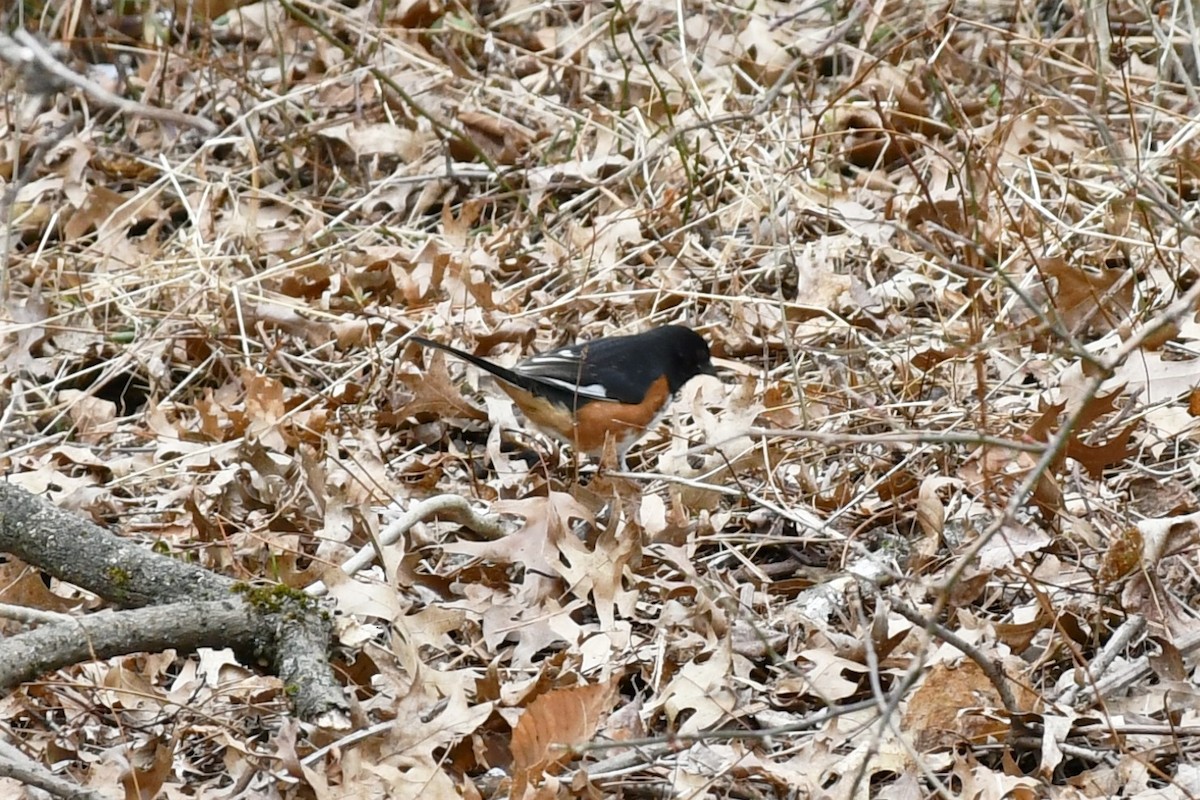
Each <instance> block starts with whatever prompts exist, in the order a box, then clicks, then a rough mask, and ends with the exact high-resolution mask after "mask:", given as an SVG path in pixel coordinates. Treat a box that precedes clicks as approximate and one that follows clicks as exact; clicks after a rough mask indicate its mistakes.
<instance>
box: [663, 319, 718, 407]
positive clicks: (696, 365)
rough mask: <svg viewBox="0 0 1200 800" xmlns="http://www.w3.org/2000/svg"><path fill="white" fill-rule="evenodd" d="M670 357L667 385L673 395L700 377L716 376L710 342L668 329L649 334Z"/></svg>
mask: <svg viewBox="0 0 1200 800" xmlns="http://www.w3.org/2000/svg"><path fill="white" fill-rule="evenodd" d="M647 335H652V336H653V337H654V339H655V340H656V344H658V345H660V346H661V347H662V348H663V350H664V351H665V352H666V353H669V354H670V356H669V357H668V359H667V364H668V367H667V384H668V386H669V387H670V389H671V391H672V392H677V391H679V390H680V389H681V388H682V387H683V385H684V384H685V383H687V382H688V381H690V380H691V379H692V378H694V377H696V376H697V375H716V374H717V370H716V367H714V366H713V363H712V355H711V354H710V353H709V351H708V342H706V341H704V339H703V337H701V336H700V334H698V333H696V332H695V331H694V330H692V329H691V328H684V327H682V326H680V325H667V326H666V327H663V328H656V329H655V330H653V331H650V332H649V334H647Z"/></svg>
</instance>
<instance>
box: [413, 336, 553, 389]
mask: <svg viewBox="0 0 1200 800" xmlns="http://www.w3.org/2000/svg"><path fill="white" fill-rule="evenodd" d="M408 340H409V341H410V342H416V343H417V344H419V345H421V346H423V347H432V348H434V349H436V350H444V351H446V352H447V353H449V354H450V355H452V356H456V357H458V358H461V359H462V360H463V361H466V362H467V363H468V364H474V365H475V366H477V367H479V368H480V369H481V370H483V371H484V372H490V373H491V374H492V375H495V376H496V377H497V378H499V379H500V380H502V381H505V382H507V383H511V384H513V385H514V386H520V387H521V388H522V389H527V390H532V389H533V388H534V387H533V386H531V385H530V384H536V383H537V381H535V380H533V379H531V378H529V377H528V376H526V375H522V374H521V373H519V372H513V371H512V370H511V369H509V368H508V367H502V366H500V365H499V364H493V363H492V362H491V361H488V360H487V359H486V358H480V357H479V356H476V355H472V354H470V353H468V352H466V351H465V350H459V349H458V348H457V347H451V346H450V345H448V344H442V343H441V342H435V341H434V340H433V339H426V338H425V337H424V336H409V337H408Z"/></svg>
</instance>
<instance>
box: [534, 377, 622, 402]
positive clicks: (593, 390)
mask: <svg viewBox="0 0 1200 800" xmlns="http://www.w3.org/2000/svg"><path fill="white" fill-rule="evenodd" d="M534 374H535V375H537V373H534ZM537 379H538V380H539V381H541V382H542V383H550V384H553V385H555V386H560V387H562V388H563V389H565V390H566V391H568V392H570V393H571V394H576V395H579V396H580V397H586V398H588V399H589V400H614V399H615V398H613V397H611V396H609V394H608V392H607V391H606V390H605V389H604V384H601V383H592V384H588V385H587V386H576V385H575V384H574V383H572V382H571V381H564V380H560V379H558V378H551V377H548V376H546V375H537Z"/></svg>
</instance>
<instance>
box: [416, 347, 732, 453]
mask: <svg viewBox="0 0 1200 800" xmlns="http://www.w3.org/2000/svg"><path fill="white" fill-rule="evenodd" d="M409 341H411V342H415V343H417V344H419V345H422V346H423V347H432V348H436V349H438V350H444V351H445V352H447V353H450V354H451V355H453V356H455V357H456V358H460V359H462V360H463V361H466V362H468V363H470V364H474V365H475V366H476V367H479V368H480V369H482V370H484V371H485V372H487V373H489V374H490V375H491V376H492V377H494V378H495V379H496V381H497V383H498V384H499V386H500V388H501V389H502V390H503V391H504V392H505V393H506V394H507V395H508V396H509V397H511V398H512V399H513V402H514V403H516V405H517V407H518V408H520V409H521V412H522V413H523V414H524V415H525V418H526V419H527V420H529V422H530V423H532V424H533V425H534V427H536V428H538V429H540V430H542V431H544V432H546V433H548V434H550V435H551V436H553V437H555V438H556V439H558V440H560V441H562V442H565V443H566V444H569V445H571V446H572V447H574V448H575V450H576V451H577V452H579V453H584V454H587V455H600V454H601V453H603V451H604V446H605V442H606V441H607V440H608V439H610V438H611V439H612V441H613V446H614V448H615V449H616V454H617V459H618V462H619V464H620V467H621V469H622V470H626V469H627V465H626V462H625V454H626V452H628V450H629V448H630V447H632V446H633V444H634V443H635V442H637V440H638V439H641V438H642V437H643V436H644V435H646V433H647V432H649V430H650V429H651V428H652V427H653V426H654V425H655V423H657V422H658V420H659V419H660V418H661V417H662V414H663V413H664V412H665V411H666V408H667V406H668V405H669V404H670V402H671V400H672V399H673V398H674V397H675V395H676V394H677V393H678V392H679V390H680V389H682V388H683V386H684V384H686V383H687V382H688V381H690V380H691V379H692V378H695V377H697V376H699V375H716V368H715V367H714V366H713V363H712V356H711V354H710V352H709V348H708V343H707V342H706V341H704V338H703V337H702V336H700V334H698V333H696V332H695V331H694V330H692V329H691V328H686V327H683V326H682V325H665V326H662V327H658V328H652V329H650V330H648V331H644V332H643V333H635V334H631V335H628V336H607V337H603V338H599V339H592V340H590V341H586V342H580V343H577V344H573V345H570V346H568V347H560V348H557V349H555V350H548V351H546V352H544V353H538V354H536V355H533V356H530V357H529V358H527V359H525V360H524V361H521V362H520V363H518V364H516V365H515V366H513V367H502V366H500V365H499V364H496V363H494V362H492V361H489V360H488V359H486V358H481V357H480V356H476V355H473V354H471V353H468V352H466V351H463V350H459V349H458V348H457V347H451V346H450V345H448V344H443V343H441V342H438V341H434V340H433V339H426V338H425V337H423V336H417V335H415V334H414V335H410V336H409Z"/></svg>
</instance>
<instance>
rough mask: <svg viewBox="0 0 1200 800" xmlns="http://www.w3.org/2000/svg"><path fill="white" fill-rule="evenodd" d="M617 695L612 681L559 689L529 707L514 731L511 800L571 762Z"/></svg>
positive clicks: (614, 682)
mask: <svg viewBox="0 0 1200 800" xmlns="http://www.w3.org/2000/svg"><path fill="white" fill-rule="evenodd" d="M616 693H617V685H616V679H613V680H610V681H609V682H608V683H596V684H591V685H588V686H572V687H571V688H568V689H556V690H554V691H551V692H547V693H546V694H544V695H541V696H540V697H538V698H537V699H536V700H534V701H533V702H532V703H530V704H529V707H528V708H526V709H525V713H524V714H522V715H521V719H519V720H518V721H517V726H516V727H515V728H514V729H513V735H512V757H513V765H512V768H513V791H512V797H521V796H522V795H523V794H524V789H525V786H526V785H527V784H528V783H530V782H537V781H539V780H540V779H541V777H542V775H543V774H545V773H546V772H547V771H553V770H554V769H555V768H556V767H558V766H559V765H561V764H562V763H563V762H565V761H566V760H567V759H568V758H570V757H571V755H572V750H573V748H575V747H578V746H579V745H581V744H584V743H585V742H587V741H589V740H590V739H591V738H592V737H593V736H595V735H596V730H597V728H599V727H600V722H601V720H602V718H603V716H604V715H605V714H606V713H607V712H608V711H609V710H611V709H612V705H613V700H614V699H615V698H616Z"/></svg>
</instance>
